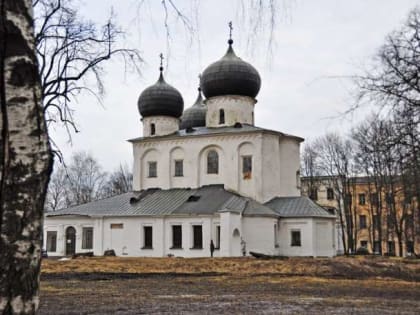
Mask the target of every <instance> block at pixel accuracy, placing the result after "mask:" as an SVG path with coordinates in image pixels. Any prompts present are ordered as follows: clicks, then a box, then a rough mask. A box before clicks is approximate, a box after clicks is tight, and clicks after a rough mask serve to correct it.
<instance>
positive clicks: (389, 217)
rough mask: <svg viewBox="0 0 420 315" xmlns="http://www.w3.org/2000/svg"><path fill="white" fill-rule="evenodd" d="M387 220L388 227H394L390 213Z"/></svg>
mask: <svg viewBox="0 0 420 315" xmlns="http://www.w3.org/2000/svg"><path fill="white" fill-rule="evenodd" d="M387 222H388V228H389V229H393V228H394V217H393V216H392V215H389V214H388V215H387Z"/></svg>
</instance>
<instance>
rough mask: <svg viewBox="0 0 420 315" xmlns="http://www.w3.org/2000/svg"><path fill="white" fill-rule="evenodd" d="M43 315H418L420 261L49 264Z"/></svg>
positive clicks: (45, 274) (96, 261) (120, 260)
mask: <svg viewBox="0 0 420 315" xmlns="http://www.w3.org/2000/svg"><path fill="white" fill-rule="evenodd" d="M41 279H42V281H41V290H42V292H41V308H40V312H39V313H40V314H151V313H167V314H196V313H202V314H238V313H240V314H256V313H258V314H309V313H310V314H419V312H420V263H419V262H418V261H406V260H400V259H387V258H375V259H373V258H344V257H343V258H335V259H311V258H305V259H297V258H296V259H289V260H270V261H261V260H256V259H252V258H245V259H181V258H161V259H153V258H142V259H141V258H137V259H131V258H128V259H127V258H125V259H124V258H89V259H75V260H71V261H67V262H59V261H53V260H46V261H44V263H43V274H42V277H41Z"/></svg>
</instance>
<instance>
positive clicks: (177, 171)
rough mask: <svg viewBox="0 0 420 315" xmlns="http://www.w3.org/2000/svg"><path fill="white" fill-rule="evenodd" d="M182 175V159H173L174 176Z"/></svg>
mask: <svg viewBox="0 0 420 315" xmlns="http://www.w3.org/2000/svg"><path fill="white" fill-rule="evenodd" d="M182 176H184V161H183V160H176V161H175V177H182Z"/></svg>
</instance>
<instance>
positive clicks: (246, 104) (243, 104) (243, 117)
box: [205, 95, 257, 127]
mask: <svg viewBox="0 0 420 315" xmlns="http://www.w3.org/2000/svg"><path fill="white" fill-rule="evenodd" d="M256 102H257V101H256V100H255V99H253V98H251V97H248V96H239V95H223V96H215V97H211V98H209V99H207V100H205V103H206V105H207V115H206V126H207V127H222V126H233V125H234V124H235V123H237V122H239V123H242V124H249V125H254V105H255V103H256ZM220 110H223V111H224V116H225V122H224V123H222V124H220V120H219V119H220Z"/></svg>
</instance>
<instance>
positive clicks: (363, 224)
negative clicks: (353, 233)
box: [359, 215, 367, 229]
mask: <svg viewBox="0 0 420 315" xmlns="http://www.w3.org/2000/svg"><path fill="white" fill-rule="evenodd" d="M359 228H361V229H366V228H367V223H366V216H365V215H359Z"/></svg>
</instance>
